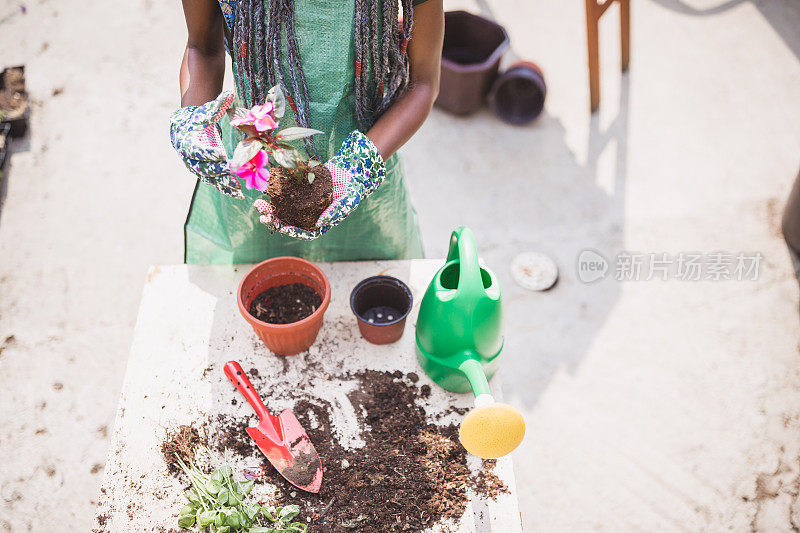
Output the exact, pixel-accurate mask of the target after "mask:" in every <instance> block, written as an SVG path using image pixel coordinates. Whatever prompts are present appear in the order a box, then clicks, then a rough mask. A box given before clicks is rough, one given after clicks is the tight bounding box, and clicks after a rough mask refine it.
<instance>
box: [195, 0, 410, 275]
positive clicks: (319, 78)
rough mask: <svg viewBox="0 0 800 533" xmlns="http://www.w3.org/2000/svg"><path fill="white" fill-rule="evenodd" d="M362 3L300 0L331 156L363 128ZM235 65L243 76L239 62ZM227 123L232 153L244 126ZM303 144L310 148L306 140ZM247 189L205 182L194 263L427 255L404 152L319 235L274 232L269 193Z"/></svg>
mask: <svg viewBox="0 0 800 533" xmlns="http://www.w3.org/2000/svg"><path fill="white" fill-rule="evenodd" d="M264 1H268V0H264ZM354 10H355V8H354V0H303V1H302V2H297V3H296V4H295V32H296V35H297V43H298V48H299V52H300V57H301V58H302V61H303V73H304V74H305V77H306V83H307V85H308V90H309V96H310V100H311V127H312V128H315V129H318V130H321V131H323V132H325V133H324V135H323V134H319V135H315V136H314V142H315V146H316V148H317V151H318V152H319V157H320V158H321V159H322V160H323V161H327V160H328V158H330V157H331V156H332V155H333V154H334V153H336V151H337V150H339V147H340V146H341V144H342V142H343V141H344V140H345V139H346V138H347V136H348V135H349V134H350V132H352V131H353V130H355V129H357V128H358V125H357V121H356V118H355V95H354V90H355V87H354V76H355V49H354V36H353V24H354ZM266 11H268V10H266ZM285 46H286V39H285V38H284V39H283V47H284V48H283V52H282V53H283V57H284V65H286V64H287V63H288V62H287V60H286V48H285ZM284 70H285V69H284ZM233 71H234V76H236V75H237V66H236V64H234V66H233ZM286 79H287V80H288V79H289V78H288V76H287V78H286ZM293 119H294V117H292V113H291V111H290V110H288V109H287V113H286V115H285V117H284V119H282V120H281V124H280V127H281V129H282V128H285V127H289V126H293V125H295V123H294V120H293ZM220 126H221V128H222V139H223V142H224V144H225V148H226V150H227V151H228V157H231V156H232V154H233V149H234V147H235V146H236V144H237V143H238V141H239V139H240V138H241V135H242V134H241V133H240V132H239V131H238V130H237V129H236V128H232V127H231V126H230V124H229V123H228V119H227V117H226V118H224V119H223V120H222V122H221V123H220ZM326 136H327V138H326ZM296 146H297V147H298V148H299V149H301V151H302V143H299V144H296ZM243 191H244V193H245V199H244V200H237V199H234V198H230V197H228V196H225V195H223V194H221V193H219V192H218V191H217V190H216V189H214V188H213V187H212V186H210V185H207V184H204V183H200V182H198V184H197V186H196V188H195V192H194V196H193V197H192V205H191V208H190V210H189V215H188V216H187V218H186V224H185V257H184V259H185V262H186V263H202V264H230V263H255V262H258V261H263V260H264V259H268V258H270V257H277V256H283V255H294V256H298V257H303V258H305V259H308V260H310V261H346V260H367V259H414V258H421V257H422V254H423V252H422V240H421V237H420V233H419V226H418V224H417V216H416V213H415V211H414V208H413V207H412V206H411V201H410V198H409V193H408V189H407V187H406V184H405V179H404V172H403V165H402V162H401V161H400V158H399V156H398V155H397V154H395V155H394V156H392V157H391V158H389V160H388V161H387V162H386V179H385V180H384V182H383V184H382V185H381V186H380V187H379V188H378V189H377V190H376V191H375V192H374V193H373V194H372V195H371V196H370V197H369V198H367V199H366V200H363V201H362V202H361V203H360V204H359V206H358V208H357V209H356V210H355V211H354V212H353V213H352V214H350V216H348V217H347V218H346V219H345V220H344V221H343V222H342V223H340V224H339V225H338V226H336V227H334V228H332V229H330V230H329V231H328V232H327V233H325V234H324V235H322V236H321V237H319V238H318V239H316V240H313V241H301V240H297V239H292V238H291V237H287V236H285V235H282V234H280V233H270V231H269V229H268V228H267V227H266V226H264V225H262V224H261V223H260V222H259V221H258V213H257V212H256V210H255V208H254V207H253V201H254V200H255V199H257V198H260V197H263V193H260V192H258V191H255V190H253V191H248V190H245V189H243Z"/></svg>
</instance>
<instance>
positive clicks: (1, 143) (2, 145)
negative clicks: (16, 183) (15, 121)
mask: <svg viewBox="0 0 800 533" xmlns="http://www.w3.org/2000/svg"><path fill="white" fill-rule="evenodd" d="M9 131H11V124H0V171H2V170H3V167H5V166H6V159H8V154H9V152H10V148H9V146H8V142H9V141H8V132H9Z"/></svg>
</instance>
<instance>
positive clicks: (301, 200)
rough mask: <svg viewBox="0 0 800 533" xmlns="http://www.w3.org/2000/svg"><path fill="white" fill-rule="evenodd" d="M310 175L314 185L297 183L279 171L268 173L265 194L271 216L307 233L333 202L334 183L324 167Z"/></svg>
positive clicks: (316, 169)
mask: <svg viewBox="0 0 800 533" xmlns="http://www.w3.org/2000/svg"><path fill="white" fill-rule="evenodd" d="M311 172H312V173H313V174H314V182H313V183H308V180H305V179H304V180H298V179H296V178H294V177H292V176H289V175H287V174H286V173H285V170H284V169H283V168H282V167H272V168H270V169H269V188H268V189H267V194H269V197H270V199H271V201H272V208H273V213H274V215H275V216H276V217H277V218H278V220H280V221H281V222H283V223H284V224H288V225H290V226H297V227H298V228H303V229H307V230H313V229H315V228H316V223H317V220H318V219H319V216H320V215H321V214H322V212H323V211H325V209H326V208H327V207H328V206H329V205H331V202H332V201H333V179H332V178H331V173H330V171H328V169H327V168H325V166H323V165H317V166H316V167H314V168H313V169H311Z"/></svg>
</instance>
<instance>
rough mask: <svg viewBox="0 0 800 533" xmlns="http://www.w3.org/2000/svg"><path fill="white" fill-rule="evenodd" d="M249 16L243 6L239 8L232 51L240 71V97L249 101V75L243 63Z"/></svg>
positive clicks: (234, 26)
mask: <svg viewBox="0 0 800 533" xmlns="http://www.w3.org/2000/svg"><path fill="white" fill-rule="evenodd" d="M248 18H249V17H248V16H247V14H246V13H245V10H244V8H243V6H242V5H239V6H237V9H236V16H235V18H234V21H233V48H234V49H233V50H231V51H230V53H231V58H234V63H236V68H237V70H238V76H237V80H236V81H237V90H238V92H239V95H240V96H241V98H242V99H243V100H245V103H246V100H247V94H246V92H245V78H246V77H247V75H246V74H245V72H244V68H243V66H242V65H243V63H244V62H245V61H244V60H245V57H246V56H245V54H246V53H244V54H243V50H244V48H245V47H246V46H247V44H246V42H247V41H246V40H245V38H244V35H245V26H246V25H247V24H248Z"/></svg>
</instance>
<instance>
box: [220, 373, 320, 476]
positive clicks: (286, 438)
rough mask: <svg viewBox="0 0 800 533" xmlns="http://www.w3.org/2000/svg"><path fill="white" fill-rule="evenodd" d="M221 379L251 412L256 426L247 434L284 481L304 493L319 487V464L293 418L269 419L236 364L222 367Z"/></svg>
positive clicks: (286, 413)
mask: <svg viewBox="0 0 800 533" xmlns="http://www.w3.org/2000/svg"><path fill="white" fill-rule="evenodd" d="M225 375H226V376H228V379H230V380H231V382H232V383H233V384H234V385H236V388H237V389H239V392H241V393H242V395H243V396H244V397H245V399H246V400H247V401H248V403H249V404H250V406H251V407H252V408H253V410H255V412H256V414H257V415H258V418H259V419H260V421H259V423H258V425H257V426H255V427H249V428H247V434H248V435H250V437H251V438H252V439H253V440H254V441H255V443H256V446H258V449H259V450H261V452H262V453H263V454H264V455H266V456H267V459H268V460H269V462H270V463H272V466H274V467H275V469H276V470H277V471H278V473H279V474H280V475H282V476H283V477H284V478H286V481H288V482H289V483H291V484H292V485H294V486H295V487H297V488H298V489H302V490H305V491H308V492H319V488H320V486H322V462H320V460H319V455H317V450H315V449H314V445H313V444H311V439H309V438H308V435H306V432H305V430H304V429H303V427H302V426H301V425H300V422H299V421H298V420H297V417H296V416H294V413H293V412H291V411H290V410H289V409H286V410H285V411H284V412H282V413H281V414H280V415H279V416H273V415H271V414H270V413H269V412H268V411H267V408H266V407H264V403H263V402H262V401H261V398H260V397H259V395H258V393H257V392H256V390H255V389H254V388H253V384H252V383H250V380H249V379H247V375H246V374H245V373H244V370H242V367H241V365H239V363H237V362H236V361H228V362H227V363H225Z"/></svg>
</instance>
